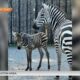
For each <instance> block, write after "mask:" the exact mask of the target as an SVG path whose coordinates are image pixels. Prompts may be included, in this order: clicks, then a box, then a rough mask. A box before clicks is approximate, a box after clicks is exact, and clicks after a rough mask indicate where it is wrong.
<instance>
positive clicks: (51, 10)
mask: <svg viewBox="0 0 80 80" xmlns="http://www.w3.org/2000/svg"><path fill="white" fill-rule="evenodd" d="M42 5H43V8H42V9H41V10H40V11H39V13H38V16H37V18H36V20H35V21H34V25H36V26H34V27H33V28H34V29H35V30H39V29H41V28H42V27H44V24H46V23H48V24H50V28H51V30H52V34H53V39H54V43H55V47H56V52H57V57H58V58H57V59H58V70H59V71H60V66H61V53H65V54H66V55H67V61H68V63H69V64H70V69H72V21H70V20H68V19H66V17H65V15H64V13H63V12H62V11H60V10H59V9H58V8H57V7H55V6H48V5H46V4H42Z"/></svg>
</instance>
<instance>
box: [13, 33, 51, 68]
mask: <svg viewBox="0 0 80 80" xmlns="http://www.w3.org/2000/svg"><path fill="white" fill-rule="evenodd" d="M13 35H14V40H15V41H16V42H17V48H18V49H21V47H22V46H24V47H25V50H26V53H27V68H26V70H28V69H29V70H32V50H33V49H36V48H38V51H39V53H40V62H39V66H38V68H37V70H39V69H40V67H41V63H42V59H43V55H44V53H43V51H42V48H43V49H44V50H45V52H46V56H47V59H48V69H50V62H49V52H48V50H47V41H48V37H47V35H46V34H45V33H43V32H39V33H36V34H33V35H30V34H27V33H13Z"/></svg>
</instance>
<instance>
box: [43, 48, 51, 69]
mask: <svg viewBox="0 0 80 80" xmlns="http://www.w3.org/2000/svg"><path fill="white" fill-rule="evenodd" d="M44 50H45V52H46V56H47V59H48V69H50V61H49V57H50V56H49V52H48V49H47V47H45V48H44Z"/></svg>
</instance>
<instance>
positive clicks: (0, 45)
mask: <svg viewBox="0 0 80 80" xmlns="http://www.w3.org/2000/svg"><path fill="white" fill-rule="evenodd" d="M0 7H8V0H0ZM7 16H8V14H7V13H3V12H0V35H1V36H0V70H1V71H4V70H8V18H7ZM0 80H8V77H7V76H4V77H1V76H0Z"/></svg>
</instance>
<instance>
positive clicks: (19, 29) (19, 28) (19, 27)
mask: <svg viewBox="0 0 80 80" xmlns="http://www.w3.org/2000/svg"><path fill="white" fill-rule="evenodd" d="M18 20H19V25H18V32H19V33H20V31H21V25H20V22H21V21H20V20H21V19H20V0H18Z"/></svg>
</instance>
